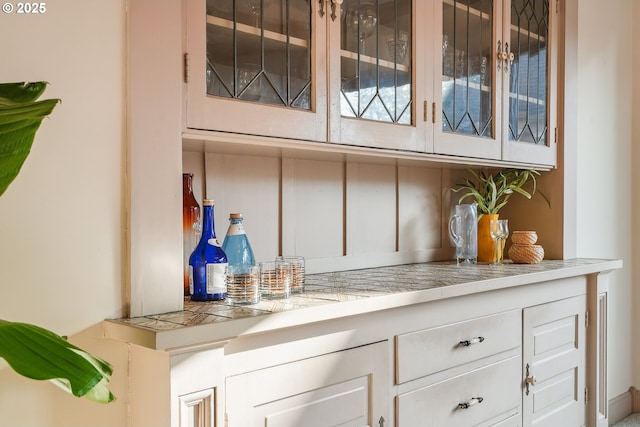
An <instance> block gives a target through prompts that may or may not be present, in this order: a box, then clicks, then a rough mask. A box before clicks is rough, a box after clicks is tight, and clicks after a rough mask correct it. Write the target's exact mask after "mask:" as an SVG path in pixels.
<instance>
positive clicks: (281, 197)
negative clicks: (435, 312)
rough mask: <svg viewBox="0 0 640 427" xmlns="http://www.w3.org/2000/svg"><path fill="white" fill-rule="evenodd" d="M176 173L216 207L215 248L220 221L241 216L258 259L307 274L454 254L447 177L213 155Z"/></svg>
mask: <svg viewBox="0 0 640 427" xmlns="http://www.w3.org/2000/svg"><path fill="white" fill-rule="evenodd" d="M203 156H204V159H203ZM201 164H204V170H200V166H199V165H201ZM183 166H184V168H185V172H192V173H194V174H195V179H194V192H195V193H196V197H198V194H200V193H199V191H200V192H201V194H206V195H207V197H209V198H213V199H214V200H215V201H216V208H215V226H216V232H217V236H218V240H219V241H220V242H222V241H223V239H224V236H225V233H226V230H227V226H228V215H229V213H231V212H242V213H243V214H244V216H245V221H244V222H245V228H246V230H247V234H248V235H249V239H250V241H251V245H252V247H253V250H254V252H255V256H256V260H257V261H263V260H268V259H272V258H274V257H275V256H277V255H278V254H283V255H302V256H304V257H305V258H306V260H307V271H308V272H309V273H314V272H325V271H338V270H345V269H355V268H365V267H374V266H380V265H391V264H404V263H411V262H426V261H435V260H442V259H451V258H452V256H453V249H452V248H451V244H450V242H449V239H448V237H447V234H446V233H447V222H448V219H449V213H450V203H452V202H457V199H455V200H453V199H452V198H451V197H450V195H449V193H450V191H449V188H450V187H451V185H452V176H457V175H456V174H453V173H451V171H450V170H449V169H442V168H437V167H436V168H425V167H424V166H422V165H416V164H409V163H407V164H396V162H366V161H363V160H362V159H358V160H357V161H352V160H351V159H346V158H343V159H341V160H340V159H338V160H336V159H335V158H334V159H326V158H318V159H314V158H292V157H286V156H284V157H279V156H273V155H255V156H253V155H245V154H235V153H233V154H232V153H217V152H216V153H213V152H209V153H206V154H199V153H197V152H185V156H184V158H183ZM202 174H204V175H205V176H204V177H203V176H202ZM200 182H204V189H203V190H199V189H198V187H197V186H198V183H200ZM199 200H201V198H199Z"/></svg>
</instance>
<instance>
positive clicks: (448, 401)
mask: <svg viewBox="0 0 640 427" xmlns="http://www.w3.org/2000/svg"><path fill="white" fill-rule="evenodd" d="M520 363H521V359H520V357H519V356H513V357H511V358H509V359H506V360H502V361H500V362H497V363H493V364H490V365H487V366H484V367H482V368H480V369H476V370H474V371H471V372H468V373H466V374H463V375H459V376H457V377H453V378H450V379H448V380H445V381H442V382H439V383H436V384H432V385H429V386H426V387H422V388H418V389H416V390H413V391H410V392H407V393H403V394H400V395H399V396H398V397H397V400H396V404H397V408H396V411H397V412H396V413H397V427H413V426H418V425H419V426H423V427H442V426H496V425H499V426H511V425H519V419H520V403H521V402H520V384H519V383H518V381H517V376H518V372H519V370H520Z"/></svg>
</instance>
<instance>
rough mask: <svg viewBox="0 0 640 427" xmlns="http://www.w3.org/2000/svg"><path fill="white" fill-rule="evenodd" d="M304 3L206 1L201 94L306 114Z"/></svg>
mask: <svg viewBox="0 0 640 427" xmlns="http://www.w3.org/2000/svg"><path fill="white" fill-rule="evenodd" d="M310 55H311V5H310V3H309V2H308V0H235V1H234V0H207V94H208V95H212V96H219V97H225V98H235V99H241V100H244V101H251V102H260V103H264V104H273V105H279V106H285V107H291V108H299V109H304V110H310V109H311V108H312V105H311V56H310Z"/></svg>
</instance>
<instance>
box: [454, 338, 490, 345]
mask: <svg viewBox="0 0 640 427" xmlns="http://www.w3.org/2000/svg"><path fill="white" fill-rule="evenodd" d="M482 341H484V337H475V338H471V339H470V340H464V341H460V343H458V345H459V346H461V347H469V346H470V345H472V344H479V343H481V342H482Z"/></svg>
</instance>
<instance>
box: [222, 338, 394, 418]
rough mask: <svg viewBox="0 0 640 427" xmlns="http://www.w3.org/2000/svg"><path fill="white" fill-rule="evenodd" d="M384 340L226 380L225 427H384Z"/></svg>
mask: <svg viewBox="0 0 640 427" xmlns="http://www.w3.org/2000/svg"><path fill="white" fill-rule="evenodd" d="M388 354H389V352H388V343H387V342H386V341H383V342H379V343H375V344H370V345H364V346H360V347H356V348H352V349H348V350H343V351H338V352H334V353H329V354H325V355H322V356H317V357H312V358H308V359H303V360H298V361H294V362H290V363H285V364H282V365H278V366H273V367H269V368H265V369H260V370H256V371H253V372H248V373H244V374H240V375H236V376H231V377H228V378H227V379H226V421H227V426H228V427H299V426H305V427H330V426H341V427H342V426H344V427H361V426H385V425H388V424H384V422H385V421H386V419H388V418H389V415H388V409H387V408H388V404H387V402H388V400H389V392H390V384H389V382H390V381H389V380H388V378H389V375H388V372H389V371H388V367H389V360H388V359H389V357H388Z"/></svg>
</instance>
